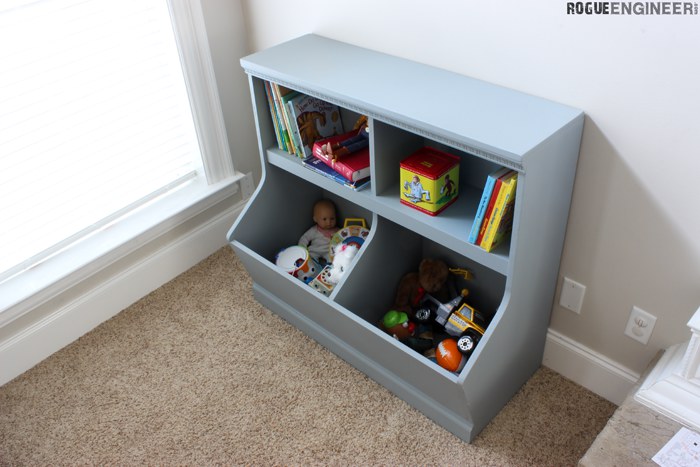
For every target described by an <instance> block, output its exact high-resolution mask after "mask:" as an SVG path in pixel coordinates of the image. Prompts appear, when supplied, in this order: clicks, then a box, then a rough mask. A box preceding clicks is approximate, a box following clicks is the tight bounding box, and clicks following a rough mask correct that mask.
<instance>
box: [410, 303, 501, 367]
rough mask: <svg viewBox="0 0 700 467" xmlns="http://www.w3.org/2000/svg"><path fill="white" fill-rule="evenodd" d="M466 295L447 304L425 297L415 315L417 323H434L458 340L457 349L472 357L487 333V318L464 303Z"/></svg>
mask: <svg viewBox="0 0 700 467" xmlns="http://www.w3.org/2000/svg"><path fill="white" fill-rule="evenodd" d="M466 295H467V294H466V293H465V292H463V293H462V294H461V295H460V296H459V297H455V298H454V299H453V300H450V301H449V302H447V303H441V302H439V301H438V300H436V299H435V298H434V297H432V296H431V295H427V294H426V295H425V297H424V298H423V301H422V302H421V304H420V307H419V308H418V310H417V311H416V313H415V315H416V316H415V318H416V321H419V322H422V323H428V322H430V321H434V322H435V324H436V325H439V326H440V327H442V328H444V330H445V332H446V333H447V334H449V335H451V336H454V337H456V338H457V348H458V349H459V351H460V352H462V353H463V354H464V355H470V354H471V353H472V352H473V351H474V348H476V345H477V344H478V343H479V341H480V340H481V337H482V336H483V335H484V332H486V327H487V326H488V322H487V320H486V318H485V317H484V316H483V315H482V314H481V313H479V312H478V311H477V310H475V309H474V308H473V307H472V306H470V305H469V304H467V303H464V298H465V297H466Z"/></svg>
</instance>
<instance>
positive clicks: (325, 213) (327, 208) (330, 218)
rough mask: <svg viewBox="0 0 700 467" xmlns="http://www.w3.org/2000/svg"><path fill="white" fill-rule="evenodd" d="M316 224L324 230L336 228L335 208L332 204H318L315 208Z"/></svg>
mask: <svg viewBox="0 0 700 467" xmlns="http://www.w3.org/2000/svg"><path fill="white" fill-rule="evenodd" d="M314 222H315V223H316V225H318V226H319V227H320V228H322V229H331V228H333V227H335V226H336V220H335V208H334V207H333V205H332V204H330V203H318V204H317V205H316V206H315V207H314Z"/></svg>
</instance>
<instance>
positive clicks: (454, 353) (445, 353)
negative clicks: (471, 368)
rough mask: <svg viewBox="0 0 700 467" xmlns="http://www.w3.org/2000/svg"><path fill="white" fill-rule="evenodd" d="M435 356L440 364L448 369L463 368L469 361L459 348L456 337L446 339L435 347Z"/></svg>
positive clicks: (457, 369) (456, 369)
mask: <svg viewBox="0 0 700 467" xmlns="http://www.w3.org/2000/svg"><path fill="white" fill-rule="evenodd" d="M435 357H436V359H437V362H438V365H440V366H441V367H443V368H444V369H446V370H448V371H459V370H461V369H462V367H464V364H465V363H466V361H467V359H466V358H464V355H462V353H461V352H460V351H459V348H457V341H456V340H454V339H445V340H444V341H442V342H440V343H439V344H438V346H437V349H435Z"/></svg>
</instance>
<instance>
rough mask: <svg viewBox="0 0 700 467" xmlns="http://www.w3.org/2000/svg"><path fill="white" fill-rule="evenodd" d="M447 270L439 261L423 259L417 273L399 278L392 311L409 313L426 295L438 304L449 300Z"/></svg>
mask: <svg viewBox="0 0 700 467" xmlns="http://www.w3.org/2000/svg"><path fill="white" fill-rule="evenodd" d="M449 273H450V271H449V268H448V267H447V264H445V262H444V261H441V260H439V259H428V258H426V259H424V260H422V261H421V262H420V266H418V272H410V273H408V274H406V275H405V276H403V277H402V278H401V282H399V286H398V288H397V290H396V298H395V300H394V307H393V308H394V309H396V310H400V311H404V312H407V313H408V312H410V311H412V310H413V309H414V308H416V307H417V306H418V305H419V304H420V302H421V299H422V298H423V296H424V295H425V294H426V293H427V294H430V295H432V296H433V297H435V298H436V299H437V300H439V301H440V302H446V301H448V300H449V299H450V293H449V288H448V286H447V278H448V276H449Z"/></svg>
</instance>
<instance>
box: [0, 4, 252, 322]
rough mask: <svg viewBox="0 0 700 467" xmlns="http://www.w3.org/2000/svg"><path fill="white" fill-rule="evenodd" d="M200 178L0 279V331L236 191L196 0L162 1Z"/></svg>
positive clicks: (231, 163)
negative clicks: (192, 122)
mask: <svg viewBox="0 0 700 467" xmlns="http://www.w3.org/2000/svg"><path fill="white" fill-rule="evenodd" d="M168 3H169V6H170V12H171V17H172V20H173V25H174V30H175V34H176V37H177V39H178V40H177V42H178V50H179V53H180V57H181V61H182V64H183V69H184V73H185V81H186V84H187V88H188V92H189V93H190V102H191V103H192V113H193V116H194V119H195V127H196V128H197V136H198V138H199V141H200V145H201V147H200V149H201V152H202V159H203V164H204V170H205V175H206V181H205V180H204V177H199V178H197V179H195V180H193V181H192V182H190V183H188V184H186V185H185V186H183V187H182V188H180V189H178V190H176V191H175V192H174V193H172V194H169V195H165V196H163V197H162V198H161V199H158V200H156V201H154V202H152V203H150V204H149V205H147V206H145V207H144V208H142V209H140V210H138V211H137V212H136V213H134V214H133V215H129V216H128V217H127V218H126V219H125V220H121V221H119V222H118V223H117V224H114V225H113V226H110V227H109V228H106V229H103V230H101V231H98V232H96V233H94V234H93V235H91V236H89V237H88V238H87V239H86V240H84V241H81V242H80V244H79V245H77V246H74V247H71V248H69V249H67V251H64V252H61V253H58V254H56V255H54V256H53V257H51V258H49V259H47V260H45V261H43V262H42V263H40V264H39V265H38V266H36V267H34V268H31V269H30V270H28V271H25V272H23V273H22V274H19V275H18V276H16V277H14V278H11V279H9V280H7V281H5V282H4V283H2V284H0V328H1V327H3V326H5V325H7V324H9V323H11V322H12V321H15V320H16V319H18V318H20V317H21V316H23V315H25V314H26V313H28V312H30V311H31V310H33V309H34V308H36V307H38V306H40V305H41V304H43V303H46V302H47V301H49V300H50V299H52V298H54V297H56V296H57V295H58V294H60V293H61V292H63V291H65V290H66V289H68V288H70V287H74V286H76V285H77V284H79V283H80V282H81V281H83V280H85V279H86V278H88V277H90V276H91V275H93V274H95V273H96V272H98V271H100V270H102V269H104V268H105V267H107V266H109V265H110V264H113V263H114V262H116V261H118V260H119V258H121V257H123V256H125V255H127V254H129V253H131V252H134V251H136V250H138V248H139V247H141V246H143V245H145V244H146V243H148V242H149V241H152V240H153V239H154V238H156V237H158V236H159V235H162V234H163V233H165V232H167V231H168V230H169V229H172V228H173V227H175V226H177V225H180V224H182V223H184V222H186V221H187V220H188V219H191V218H192V217H193V216H196V215H197V214H198V213H201V212H202V211H204V210H206V209H207V208H209V207H212V206H214V205H215V204H217V203H219V202H221V201H222V200H224V199H226V198H227V197H230V196H232V195H233V194H235V193H236V192H237V191H238V185H237V183H236V182H238V181H239V180H240V179H241V178H243V175H242V174H241V173H239V172H236V171H235V170H234V167H233V161H232V158H231V153H230V149H229V144H228V138H227V136H226V128H225V124H224V119H223V112H222V109H221V103H220V100H219V94H218V89H217V86H216V78H215V75H214V68H213V63H212V60H211V53H210V49H209V42H208V39H207V35H206V28H205V23H204V16H203V12H202V7H201V3H200V0H168Z"/></svg>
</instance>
